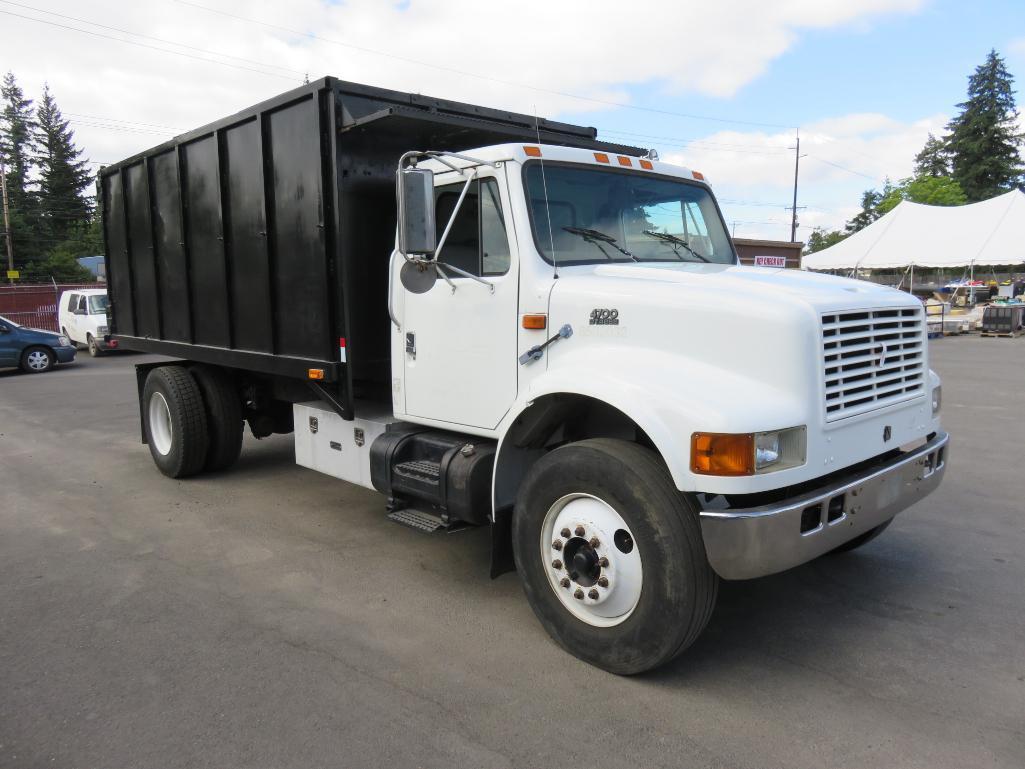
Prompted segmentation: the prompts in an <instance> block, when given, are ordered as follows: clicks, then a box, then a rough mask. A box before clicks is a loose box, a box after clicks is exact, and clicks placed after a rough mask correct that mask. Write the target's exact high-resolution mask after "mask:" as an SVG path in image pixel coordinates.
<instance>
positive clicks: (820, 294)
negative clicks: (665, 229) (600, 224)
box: [581, 262, 909, 309]
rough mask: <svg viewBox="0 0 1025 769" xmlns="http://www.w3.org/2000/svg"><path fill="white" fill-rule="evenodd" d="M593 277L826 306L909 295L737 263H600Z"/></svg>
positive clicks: (668, 291)
mask: <svg viewBox="0 0 1025 769" xmlns="http://www.w3.org/2000/svg"><path fill="white" fill-rule="evenodd" d="M591 275H592V276H593V277H594V278H605V279H611V280H618V281H622V282H624V284H628V283H637V284H638V288H640V290H642V291H651V290H653V287H652V286H651V285H650V284H652V283H656V284H661V286H663V288H659V289H655V291H656V292H657V293H659V294H660V295H664V296H665V297H666V298H668V297H669V296H678V297H679V298H680V299H681V300H686V299H687V298H688V297H689V296H690V295H691V294H693V293H696V292H700V293H701V294H707V295H717V296H719V297H732V298H733V299H739V300H742V301H746V302H757V303H765V302H772V303H778V302H780V301H791V302H800V303H802V304H805V305H810V306H814V307H821V308H828V309H841V308H845V307H867V306H876V305H880V306H890V305H892V304H894V303H896V304H901V305H906V304H907V303H908V302H909V297H908V295H907V294H906V293H904V292H902V291H897V290H896V289H892V288H888V287H886V286H880V285H877V284H875V283H869V282H867V281H863V280H851V279H848V278H839V277H836V276H833V275H820V274H818V273H812V272H804V271H802V270H782V269H773V268H767V267H745V266H741V265H733V264H694V263H686V264H685V263H677V262H667V263H662V262H659V263H631V264H602V265H597V266H595V267H594V268H593V270H592V272H591ZM581 277H582V276H581ZM642 281H643V283H640V282H642ZM642 286H643V288H642Z"/></svg>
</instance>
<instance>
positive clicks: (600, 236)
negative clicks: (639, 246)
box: [562, 227, 637, 262]
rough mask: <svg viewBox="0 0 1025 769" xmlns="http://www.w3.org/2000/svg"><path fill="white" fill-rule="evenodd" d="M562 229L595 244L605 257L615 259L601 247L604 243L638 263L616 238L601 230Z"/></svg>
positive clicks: (583, 228)
mask: <svg viewBox="0 0 1025 769" xmlns="http://www.w3.org/2000/svg"><path fill="white" fill-rule="evenodd" d="M562 229H564V230H565V231H566V232H568V233H570V234H572V235H578V236H580V237H581V238H583V239H584V240H585V241H586V242H588V243H594V245H596V246H597V247H598V250H599V251H601V252H602V253H603V254H605V256H607V257H608V258H609V259H612V258H613V257H612V256H611V255H610V254H609V252H608V251H606V250H605V249H604V248H602V247H601V244H602V243H608V244H609V245H610V246H612V247H613V248H614V249H616V250H617V251H618V252H619V253H621V254H623V255H625V256H629V257H630V258H631V259H633V260H634V261H635V262H636V261H637V257H636V256H634V255H633V254H631V253H630V252H629V251H627V250H626V249H625V248H623V247H622V246H621V245H619V242H618V241H617V240H616V239H615V238H614V237H612V236H611V235H606V234H605V233H604V232H602V231H601V230H592V229H589V228H587V227H563V228H562ZM599 241H600V242H599Z"/></svg>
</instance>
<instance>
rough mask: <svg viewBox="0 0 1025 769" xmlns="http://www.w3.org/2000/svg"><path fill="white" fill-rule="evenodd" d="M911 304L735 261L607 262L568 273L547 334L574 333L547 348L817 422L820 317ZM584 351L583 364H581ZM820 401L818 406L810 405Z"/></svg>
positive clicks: (555, 357) (860, 286)
mask: <svg viewBox="0 0 1025 769" xmlns="http://www.w3.org/2000/svg"><path fill="white" fill-rule="evenodd" d="M898 307H899V308H912V307H914V308H918V311H919V312H921V304H920V303H919V302H918V301H917V300H916V299H915V298H914V297H911V296H909V295H908V294H907V293H905V292H903V291H897V290H895V289H891V288H887V287H884V286H878V285H875V284H872V283H868V282H865V281H858V280H848V279H845V278H836V277H831V276H827V275H816V274H810V273H805V272H799V271H796V270H778V269H766V268H755V267H744V266H739V265H713V264H690V263H688V264H683V263H679V264H674V263H670V264H661V263H659V264H645V263H638V264H605V265H596V266H591V267H588V268H584V269H581V268H576V267H574V268H567V269H565V270H563V271H561V273H560V277H559V280H558V281H556V283H555V287H554V289H553V290H552V294H551V299H550V315H551V324H552V325H551V327H552V328H560V327H561V326H562V325H563V324H565V323H568V324H570V325H571V326H572V327H573V331H574V334H573V337H572V339H570V340H569V341H568V342H567V343H566V344H564V345H553V347H552V351H551V356H550V362H549V366H550V367H551V368H555V367H557V366H560V365H567V366H576V367H579V366H581V365H585V359H588V358H589V359H591V360H595V359H598V360H602V361H605V362H607V363H605V364H603V365H605V366H606V369H607V370H608V371H610V372H612V371H619V372H622V371H624V370H626V369H627V368H629V367H631V366H634V367H636V366H637V365H638V364H636V363H628V361H637V360H640V359H643V360H645V361H647V363H646V364H645V365H646V366H649V367H650V368H651V369H652V371H649V372H647V373H644V372H640V371H637V372H636V376H638V377H642V378H644V377H647V378H648V379H649V381H650V380H652V379H653V378H658V377H662V376H663V375H662V374H660V373H659V372H660V371H670V370H672V371H674V372H675V373H674V374H672V377H673V378H674V381H681V380H683V379H687V380H691V381H696V380H698V379H700V380H701V381H703V382H706V383H711V384H708V385H707V387H708V388H710V389H716V390H719V391H720V392H724V393H725V392H729V393H732V394H733V395H731V397H736V398H741V399H747V400H748V401H749V402H758V401H762V402H763V403H764V405H765V406H766V407H767V408H768V402H769V401H772V400H776V401H777V402H779V401H781V400H785V401H787V402H788V403H790V404H792V405H793V407H794V409H800V411H801V414H802V415H801V418H802V420H806V421H802V422H795V424H800V423H803V424H808V425H809V426H811V425H812V424H814V423H815V422H816V421H820V423H821V419H824V414H823V406H822V404H823V399H824V397H825V396H824V387H825V384H824V374H823V366H824V364H823V339H822V319H823V315H828V314H830V313H834V312H842V311H852V310H854V311H857V310H866V309H889V308H898ZM578 356H580V357H578ZM816 404H817V405H816Z"/></svg>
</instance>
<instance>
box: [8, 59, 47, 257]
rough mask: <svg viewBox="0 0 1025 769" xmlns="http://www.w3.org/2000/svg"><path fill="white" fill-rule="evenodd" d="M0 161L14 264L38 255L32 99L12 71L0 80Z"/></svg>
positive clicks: (39, 245)
mask: <svg viewBox="0 0 1025 769" xmlns="http://www.w3.org/2000/svg"><path fill="white" fill-rule="evenodd" d="M0 102H2V103H3V111H2V112H0V161H2V162H3V164H4V169H5V172H6V174H7V198H8V205H9V207H10V214H11V236H12V237H11V239H12V241H13V242H14V257H15V262H16V264H24V263H25V262H26V261H27V260H31V259H34V258H36V257H38V256H40V255H41V253H42V246H43V244H42V243H41V242H40V237H39V233H38V229H37V228H38V219H39V217H38V211H37V207H36V197H35V194H34V190H33V189H32V186H33V185H32V182H31V178H30V171H31V168H32V163H33V156H34V154H35V149H36V148H35V130H36V122H35V117H34V115H33V113H32V100H31V99H26V98H25V94H24V92H23V91H22V90H21V87H20V86H19V85H18V82H17V80H16V79H15V77H14V73H13V72H8V73H7V74H6V75H4V79H3V83H2V84H0Z"/></svg>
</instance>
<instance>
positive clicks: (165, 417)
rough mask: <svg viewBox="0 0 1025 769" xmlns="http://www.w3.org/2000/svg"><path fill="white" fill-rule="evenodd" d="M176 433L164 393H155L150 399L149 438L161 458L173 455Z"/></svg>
mask: <svg viewBox="0 0 1025 769" xmlns="http://www.w3.org/2000/svg"><path fill="white" fill-rule="evenodd" d="M173 435H174V433H173V432H172V429H171V410H170V409H169V408H168V406H167V401H166V400H165V399H164V396H163V394H162V393H158V392H156V393H153V395H152V396H151V397H150V399H149V437H150V440H151V441H152V442H153V448H155V449H156V450H157V452H158V453H159V454H160V455H161V456H165V457H166V456H167V455H168V454H169V453H171V442H172V436H173Z"/></svg>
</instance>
